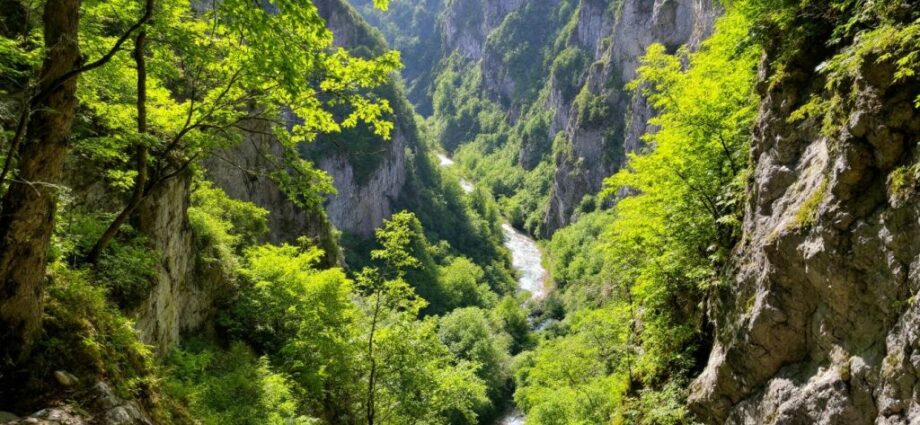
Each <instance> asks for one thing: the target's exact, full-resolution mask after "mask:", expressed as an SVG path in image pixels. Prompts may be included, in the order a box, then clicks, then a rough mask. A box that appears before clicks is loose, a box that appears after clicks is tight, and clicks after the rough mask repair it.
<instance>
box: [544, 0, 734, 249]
mask: <svg viewBox="0 0 920 425" xmlns="http://www.w3.org/2000/svg"><path fill="white" fill-rule="evenodd" d="M596 3H598V2H582V5H581V10H580V13H579V19H578V24H577V26H576V31H575V34H574V37H573V38H575V39H576V40H577V44H578V45H579V46H580V47H581V48H582V49H584V50H585V51H587V52H589V53H590V52H592V51H593V52H596V53H595V55H596V60H595V62H594V64H593V65H592V66H591V69H589V70H588V71H587V75H586V76H585V77H584V78H585V80H586V81H585V84H584V86H583V88H582V89H581V92H580V93H579V95H578V97H577V98H576V100H575V101H574V102H573V103H572V104H571V105H569V106H564V104H563V105H559V106H557V108H558V109H557V116H560V115H561V117H562V118H563V120H564V122H565V124H564V131H565V142H564V145H563V146H564V148H561V149H559V150H558V151H557V152H558V153H557V154H556V155H555V164H556V167H555V174H554V176H553V187H552V190H551V196H550V201H549V205H548V207H547V211H546V217H545V219H544V226H545V227H544V232H545V233H547V234H550V233H552V232H553V231H555V230H556V229H559V228H561V227H563V226H565V225H566V224H569V223H570V222H571V221H572V214H573V213H574V212H575V209H576V207H577V206H578V204H579V203H580V202H582V199H583V198H584V197H585V196H591V195H594V194H596V193H597V192H598V191H599V190H600V189H601V182H602V181H603V179H604V177H606V176H609V175H611V174H613V173H614V172H616V170H617V169H619V168H620V167H621V166H622V165H623V162H624V160H625V153H628V152H635V151H637V150H639V149H640V148H641V145H642V142H641V137H642V135H643V134H644V133H645V131H646V123H647V122H648V119H649V118H651V117H652V116H653V115H654V111H653V110H652V108H651V107H649V105H648V104H647V102H646V100H645V98H644V97H643V96H642V95H634V93H631V92H629V91H628V90H625V89H624V87H623V85H624V84H625V83H627V82H629V81H632V80H633V79H634V78H635V76H636V67H637V66H638V64H639V57H641V55H642V54H644V53H645V49H646V48H647V47H648V46H649V45H651V44H652V43H661V44H664V45H665V46H666V47H667V48H668V49H669V50H670V51H673V50H676V49H677V48H678V47H680V46H682V45H688V46H689V47H690V49H691V50H693V49H695V48H696V47H697V46H698V45H699V42H700V41H701V40H702V39H703V38H705V37H706V36H708V34H709V33H710V32H711V30H712V23H713V20H714V18H715V16H716V15H717V14H718V12H719V8H718V6H717V5H716V4H714V3H713V2H711V1H709V0H702V1H656V2H654V3H653V4H648V2H630V1H625V2H622V4H620V5H619V7H620V9H619V10H617V11H616V19H614V20H613V21H612V22H608V21H607V19H604V9H603V3H602V2H601V4H596ZM608 19H609V18H608ZM611 25H612V28H611ZM605 44H607V46H606V47H605V46H604V45H605ZM598 109H602V110H603V112H605V114H600V113H599V111H598ZM560 110H561V112H560Z"/></svg>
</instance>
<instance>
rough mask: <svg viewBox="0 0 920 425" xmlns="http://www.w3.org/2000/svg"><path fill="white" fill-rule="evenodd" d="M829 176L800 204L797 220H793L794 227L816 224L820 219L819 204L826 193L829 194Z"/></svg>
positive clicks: (799, 227) (806, 226)
mask: <svg viewBox="0 0 920 425" xmlns="http://www.w3.org/2000/svg"><path fill="white" fill-rule="evenodd" d="M827 183H828V182H827V177H824V178H823V179H822V180H821V184H819V185H818V187H817V188H816V189H815V190H814V191H813V192H812V193H811V195H809V196H808V198H807V199H805V202H802V205H801V206H799V209H798V211H796V212H795V221H793V225H792V228H793V229H805V228H809V227H811V226H812V225H814V223H815V221H816V220H817V219H818V206H820V205H821V201H823V200H824V197H825V195H827Z"/></svg>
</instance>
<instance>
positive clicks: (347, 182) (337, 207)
mask: <svg viewBox="0 0 920 425" xmlns="http://www.w3.org/2000/svg"><path fill="white" fill-rule="evenodd" d="M315 4H316V5H317V7H318V8H319V12H320V15H321V16H322V17H323V18H324V19H326V22H327V24H328V25H329V28H330V29H331V30H332V33H333V34H334V42H335V44H336V45H337V46H342V47H345V48H348V49H355V48H358V47H363V48H367V49H370V50H371V51H372V52H375V53H379V52H382V51H384V50H386V49H387V47H386V44H385V42H384V41H383V40H382V38H381V37H380V36H379V35H378V34H376V33H375V31H374V30H373V28H371V27H370V26H368V25H367V24H366V23H365V22H364V21H363V20H362V19H361V17H360V16H359V15H358V14H357V12H355V11H354V10H353V9H352V8H351V6H349V5H348V4H346V3H344V2H343V1H341V0H318V1H316V2H315ZM389 85H390V86H391V87H389V88H388V89H387V91H388V97H389V100H390V103H391V104H392V105H394V106H395V109H396V111H395V114H394V116H393V117H392V119H393V120H394V121H395V123H396V125H395V126H394V130H393V133H392V134H391V140H389V141H387V140H383V139H382V138H380V137H376V136H371V138H372V139H373V140H372V143H373V145H375V146H374V147H373V149H371V152H365V151H361V150H360V148H354V146H352V145H353V144H352V143H351V142H350V140H349V136H350V134H349V133H347V132H346V133H343V134H341V135H335V134H333V135H328V136H327V137H324V138H323V140H320V141H319V142H317V143H319V144H325V145H328V146H334V147H335V148H334V149H325V150H324V151H323V152H324V153H323V154H321V155H320V157H316V156H314V160H315V161H316V162H317V164H318V165H319V167H320V168H321V169H323V170H324V171H325V172H327V173H328V174H329V175H330V176H331V177H332V180H333V184H334V185H335V189H336V194H335V195H332V196H330V198H329V200H328V202H327V203H326V205H325V208H326V212H327V214H328V215H329V220H330V221H331V222H332V223H333V224H334V225H335V226H336V228H338V229H340V230H343V231H345V232H348V233H352V234H356V235H359V236H362V237H372V236H373V234H374V229H376V228H377V227H379V226H380V225H381V224H382V223H383V220H384V219H386V218H388V217H389V216H390V215H391V214H392V213H393V212H394V210H395V204H394V202H395V199H397V198H398V197H400V195H401V194H402V191H403V190H404V187H405V184H406V178H407V165H406V149H407V148H410V149H411V148H412V146H410V145H415V144H417V143H419V141H418V140H417V134H416V133H415V132H414V131H412V130H414V125H409V124H408V123H407V122H409V121H412V120H414V119H415V118H414V116H413V113H412V111H411V109H409V108H408V106H406V105H407V102H406V100H405V98H404V97H403V94H402V92H401V91H400V90H398V89H396V82H395V81H394V82H391V83H389ZM367 162H371V163H372V164H373V165H371V166H368V165H366V163H367ZM362 168H364V169H362ZM366 168H371V169H370V170H367V169H366Z"/></svg>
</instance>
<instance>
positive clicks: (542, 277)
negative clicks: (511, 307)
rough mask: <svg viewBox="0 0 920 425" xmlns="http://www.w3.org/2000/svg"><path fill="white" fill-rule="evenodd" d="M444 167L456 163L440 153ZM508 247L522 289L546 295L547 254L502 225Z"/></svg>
mask: <svg viewBox="0 0 920 425" xmlns="http://www.w3.org/2000/svg"><path fill="white" fill-rule="evenodd" d="M438 161H439V163H440V165H441V167H445V168H447V167H451V166H453V165H454V160H452V159H450V158H449V157H448V156H447V155H444V154H440V153H439V154H438ZM460 187H461V188H462V189H463V191H464V192H466V193H470V192H472V191H473V184H472V183H470V182H469V181H468V180H465V179H463V178H461V179H460ZM502 234H503V236H504V245H505V247H506V248H508V250H509V251H511V266H512V267H513V268H514V270H515V271H517V273H518V290H519V291H522V292H528V293H530V297H531V298H532V299H541V298H543V297H544V296H546V286H545V285H546V269H544V268H543V254H542V252H540V247H539V246H538V245H537V242H536V241H534V240H533V239H531V238H530V237H529V236H527V235H526V234H524V233H523V232H521V231H519V230H517V229H515V228H514V227H513V226H511V225H510V224H508V223H502ZM497 425H524V414H523V413H521V412H520V411H518V410H513V411H511V412H509V413H508V414H507V415H505V416H504V417H502V418H501V419H500V420H499V421H498V424H497Z"/></svg>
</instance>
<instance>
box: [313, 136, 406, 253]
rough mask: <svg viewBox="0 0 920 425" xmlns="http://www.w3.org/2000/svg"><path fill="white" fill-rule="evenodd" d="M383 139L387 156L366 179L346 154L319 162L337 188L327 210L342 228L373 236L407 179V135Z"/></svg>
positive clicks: (387, 216)
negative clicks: (361, 178) (364, 180)
mask: <svg viewBox="0 0 920 425" xmlns="http://www.w3.org/2000/svg"><path fill="white" fill-rule="evenodd" d="M381 143H387V145H385V149H386V151H385V153H383V155H385V156H384V158H385V159H384V160H383V163H382V164H381V165H380V166H378V168H377V169H376V170H375V171H374V172H373V174H371V176H370V177H369V178H368V180H367V181H366V182H363V183H361V182H359V181H358V180H357V178H356V177H355V169H354V167H353V166H352V164H351V163H349V161H348V159H347V158H343V157H341V156H334V157H331V158H326V159H324V160H322V161H321V162H320V164H319V166H320V168H322V169H323V170H324V171H326V172H327V173H329V175H330V176H331V177H332V179H333V181H334V182H335V187H336V190H337V191H338V193H336V194H335V195H333V196H332V197H330V199H329V201H328V202H327V203H326V212H327V213H328V214H329V219H330V220H331V221H332V222H333V223H335V224H336V227H338V228H339V229H342V230H345V231H348V232H350V233H354V234H357V235H360V236H364V237H370V236H372V235H373V234H374V229H376V228H377V227H380V224H381V223H383V220H384V219H386V218H389V217H390V215H391V214H393V211H394V208H395V207H394V203H395V201H396V199H398V198H399V196H400V193H401V192H402V190H403V187H404V185H405V183H406V156H405V145H406V142H405V136H404V135H403V134H402V133H401V132H397V133H396V134H395V135H394V137H393V140H392V141H390V142H383V141H381Z"/></svg>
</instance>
